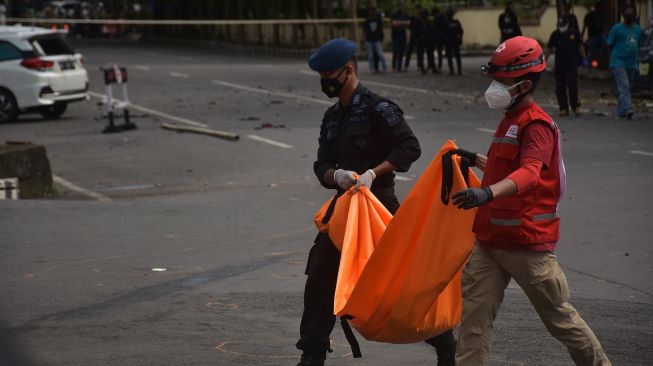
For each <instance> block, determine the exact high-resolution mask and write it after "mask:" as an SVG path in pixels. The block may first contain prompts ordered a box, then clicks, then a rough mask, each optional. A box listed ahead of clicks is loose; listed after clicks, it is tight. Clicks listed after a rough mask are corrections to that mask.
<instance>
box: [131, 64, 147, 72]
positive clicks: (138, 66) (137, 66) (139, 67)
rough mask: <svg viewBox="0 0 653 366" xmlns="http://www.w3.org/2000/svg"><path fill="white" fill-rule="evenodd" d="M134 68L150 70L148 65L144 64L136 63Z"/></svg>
mask: <svg viewBox="0 0 653 366" xmlns="http://www.w3.org/2000/svg"><path fill="white" fill-rule="evenodd" d="M134 68H135V69H136V70H142V71H150V68H149V67H148V66H144V65H134Z"/></svg>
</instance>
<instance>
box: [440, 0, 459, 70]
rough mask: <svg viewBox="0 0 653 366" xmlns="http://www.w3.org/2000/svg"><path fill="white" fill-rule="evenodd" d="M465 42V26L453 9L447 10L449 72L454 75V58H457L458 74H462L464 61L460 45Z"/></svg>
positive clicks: (446, 41) (445, 38)
mask: <svg viewBox="0 0 653 366" xmlns="http://www.w3.org/2000/svg"><path fill="white" fill-rule="evenodd" d="M462 44H463V26H462V24H460V21H459V20H458V19H454V17H453V11H451V10H447V24H446V28H445V31H444V45H445V48H446V52H447V63H448V64H449V74H450V75H453V73H454V71H453V59H454V58H455V59H456V66H457V67H458V75H462V73H463V72H462V62H461V60H460V46H461V45H462Z"/></svg>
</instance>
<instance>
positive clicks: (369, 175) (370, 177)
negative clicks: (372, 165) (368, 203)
mask: <svg viewBox="0 0 653 366" xmlns="http://www.w3.org/2000/svg"><path fill="white" fill-rule="evenodd" d="M374 179H376V173H374V170H372V169H369V170H368V171H366V172H365V173H363V175H361V176H360V177H358V180H357V181H356V191H357V192H358V190H359V189H360V188H361V186H365V187H367V188H372V182H373V181H374Z"/></svg>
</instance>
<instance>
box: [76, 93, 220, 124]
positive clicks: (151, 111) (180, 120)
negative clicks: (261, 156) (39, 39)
mask: <svg viewBox="0 0 653 366" xmlns="http://www.w3.org/2000/svg"><path fill="white" fill-rule="evenodd" d="M88 94H89V95H90V96H92V97H95V98H99V99H104V97H105V96H104V94H100V93H95V92H92V91H89V92H88ZM116 101H117V102H119V103H120V102H122V101H121V100H119V99H116ZM129 108H133V109H136V110H139V111H141V112H145V113H148V114H152V115H155V116H159V117H161V118H165V119H168V120H171V121H175V122H178V123H183V124H186V125H191V126H196V127H209V125H207V124H206V123H200V122H195V121H191V120H189V119H186V118H181V117H177V116H173V115H171V114H167V113H163V112H159V111H155V110H154V109H150V108H147V107H143V106H140V105H136V104H132V103H129Z"/></svg>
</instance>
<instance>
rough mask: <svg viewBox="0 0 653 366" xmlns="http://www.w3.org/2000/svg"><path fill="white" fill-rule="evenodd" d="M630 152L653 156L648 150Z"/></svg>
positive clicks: (631, 151)
mask: <svg viewBox="0 0 653 366" xmlns="http://www.w3.org/2000/svg"><path fill="white" fill-rule="evenodd" d="M629 153H631V154H635V155H644V156H653V153H651V152H648V151H640V150H630V151H629Z"/></svg>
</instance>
